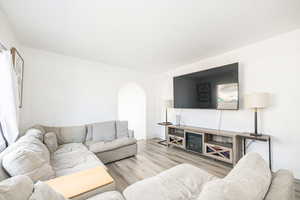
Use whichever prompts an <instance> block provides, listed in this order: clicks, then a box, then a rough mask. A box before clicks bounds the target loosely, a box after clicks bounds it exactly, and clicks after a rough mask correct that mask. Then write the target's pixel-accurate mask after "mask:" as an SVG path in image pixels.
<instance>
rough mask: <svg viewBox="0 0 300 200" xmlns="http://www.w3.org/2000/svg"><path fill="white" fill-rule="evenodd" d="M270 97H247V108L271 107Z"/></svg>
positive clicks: (264, 95) (257, 95) (256, 94)
mask: <svg viewBox="0 0 300 200" xmlns="http://www.w3.org/2000/svg"><path fill="white" fill-rule="evenodd" d="M269 101H270V95H269V94H268V93H264V92H262V93H253V94H249V95H246V96H245V106H246V108H266V107H268V106H269Z"/></svg>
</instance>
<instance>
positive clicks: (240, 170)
mask: <svg viewBox="0 0 300 200" xmlns="http://www.w3.org/2000/svg"><path fill="white" fill-rule="evenodd" d="M270 183H271V172H270V169H269V167H268V165H267V163H266V162H265V161H264V160H263V158H262V157H261V156H260V155H259V154H257V153H248V154H247V155H246V156H244V157H243V158H242V159H241V160H240V161H239V162H238V164H237V165H236V166H235V167H234V168H233V169H232V170H231V172H230V173H229V174H228V175H227V176H226V177H225V178H224V179H222V180H219V181H213V182H210V183H208V184H206V185H205V187H204V188H203V191H202V192H201V194H200V195H199V198H198V200H207V199H213V200H223V199H230V200H240V199H243V200H263V199H264V197H265V195H266V193H267V191H268V188H269V186H270Z"/></svg>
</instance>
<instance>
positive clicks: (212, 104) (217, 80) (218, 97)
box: [173, 63, 239, 110]
mask: <svg viewBox="0 0 300 200" xmlns="http://www.w3.org/2000/svg"><path fill="white" fill-rule="evenodd" d="M238 74H239V64H238V63H233V64H229V65H224V66H221V67H216V68H212V69H208V70H204V71H199V72H194V73H191V74H185V75H181V76H177V77H174V78H173V87H174V108H195V109H197V108H198V109H219V110H238V109H239V75H238Z"/></svg>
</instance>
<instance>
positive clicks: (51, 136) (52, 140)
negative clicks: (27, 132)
mask: <svg viewBox="0 0 300 200" xmlns="http://www.w3.org/2000/svg"><path fill="white" fill-rule="evenodd" d="M44 143H45V145H46V146H47V148H48V149H49V151H50V152H51V153H54V152H55V151H56V150H57V147H58V144H57V137H56V134H55V133H53V132H48V133H46V134H45V136H44Z"/></svg>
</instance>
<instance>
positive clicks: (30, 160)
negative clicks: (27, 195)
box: [2, 148, 55, 182]
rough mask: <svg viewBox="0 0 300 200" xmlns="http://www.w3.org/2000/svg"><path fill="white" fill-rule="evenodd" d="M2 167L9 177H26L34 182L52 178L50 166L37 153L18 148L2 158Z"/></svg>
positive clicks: (52, 172) (53, 173) (52, 173)
mask: <svg viewBox="0 0 300 200" xmlns="http://www.w3.org/2000/svg"><path fill="white" fill-rule="evenodd" d="M2 165H3V167H4V169H5V170H6V171H7V172H8V173H9V174H10V176H18V175H27V176H29V177H30V178H31V179H32V180H33V181H34V182H36V181H38V180H48V179H51V178H54V175H55V172H54V171H53V169H52V167H51V165H50V164H49V163H48V162H47V161H46V159H45V158H43V157H42V156H41V155H40V154H39V153H37V152H33V151H32V150H30V149H26V148H19V149H17V150H15V151H13V152H10V153H9V154H7V155H5V156H4V157H3V161H2Z"/></svg>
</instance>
